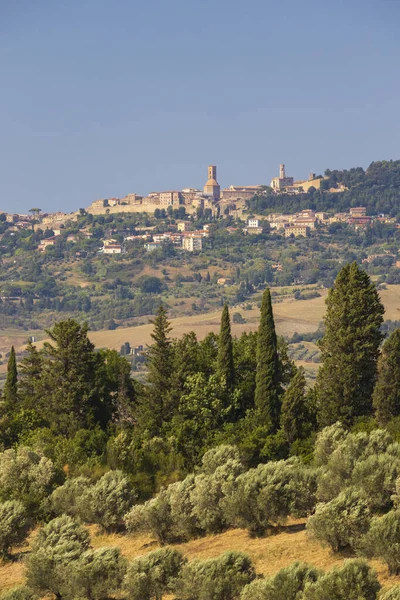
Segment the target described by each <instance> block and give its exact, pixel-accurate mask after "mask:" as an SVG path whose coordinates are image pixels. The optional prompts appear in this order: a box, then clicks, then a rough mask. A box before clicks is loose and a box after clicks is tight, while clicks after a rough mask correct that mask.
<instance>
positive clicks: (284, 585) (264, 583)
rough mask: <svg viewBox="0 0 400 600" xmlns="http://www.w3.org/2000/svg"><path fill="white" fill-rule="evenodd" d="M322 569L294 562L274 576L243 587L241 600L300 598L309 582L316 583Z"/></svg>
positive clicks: (290, 599)
mask: <svg viewBox="0 0 400 600" xmlns="http://www.w3.org/2000/svg"><path fill="white" fill-rule="evenodd" d="M321 575H322V571H319V570H318V569H315V568H314V567H311V566H310V565H306V564H304V563H299V562H296V563H293V564H292V565H290V566H289V567H285V568H284V569H281V570H280V571H278V573H276V575H274V576H273V577H268V578H266V579H255V580H254V581H252V582H251V583H250V584H249V585H246V586H245V587H244V588H243V591H242V593H241V596H240V600H298V598H300V595H301V593H302V592H303V590H304V588H305V586H306V585H307V584H308V583H315V582H316V581H317V580H318V578H319V577H321Z"/></svg>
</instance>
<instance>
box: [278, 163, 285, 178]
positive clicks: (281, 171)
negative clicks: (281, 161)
mask: <svg viewBox="0 0 400 600" xmlns="http://www.w3.org/2000/svg"><path fill="white" fill-rule="evenodd" d="M285 177H286V172H285V165H279V178H280V179H285Z"/></svg>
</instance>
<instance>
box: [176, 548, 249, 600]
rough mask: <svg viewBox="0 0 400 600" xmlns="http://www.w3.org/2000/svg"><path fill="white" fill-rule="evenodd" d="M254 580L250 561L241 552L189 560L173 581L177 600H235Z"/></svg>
mask: <svg viewBox="0 0 400 600" xmlns="http://www.w3.org/2000/svg"><path fill="white" fill-rule="evenodd" d="M254 578H255V572H254V568H253V565H252V563H251V559H250V557H249V556H248V555H247V554H243V553H242V552H225V553H224V554H222V555H221V556H219V557H218V558H212V559H209V560H204V561H201V560H193V561H191V562H190V563H188V564H187V565H185V566H184V567H183V569H182V573H181V577H180V579H179V580H178V581H177V584H176V590H175V595H176V599H177V600H236V599H237V598H239V597H240V593H241V591H242V589H243V588H244V586H245V585H247V584H249V583H250V582H251V581H252V580H253V579H254Z"/></svg>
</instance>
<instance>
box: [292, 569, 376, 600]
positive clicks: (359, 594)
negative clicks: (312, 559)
mask: <svg viewBox="0 0 400 600" xmlns="http://www.w3.org/2000/svg"><path fill="white" fill-rule="evenodd" d="M380 588H381V586H380V584H379V581H378V577H377V575H376V572H375V570H374V569H373V568H372V567H370V566H369V565H368V563H367V562H365V561H363V560H346V561H345V562H344V564H343V566H342V567H335V568H333V569H332V571H329V572H328V573H326V574H325V575H323V576H322V577H320V578H319V579H318V580H317V581H316V583H314V584H307V585H306V588H305V591H304V594H303V596H302V600H328V599H329V600H376V599H377V597H378V592H379V590H380Z"/></svg>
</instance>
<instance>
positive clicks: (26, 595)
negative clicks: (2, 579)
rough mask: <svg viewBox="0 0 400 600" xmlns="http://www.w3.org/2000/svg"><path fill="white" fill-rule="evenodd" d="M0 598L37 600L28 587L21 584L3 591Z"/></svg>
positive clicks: (4, 599)
mask: <svg viewBox="0 0 400 600" xmlns="http://www.w3.org/2000/svg"><path fill="white" fill-rule="evenodd" d="M0 600H37V596H35V595H34V594H33V592H32V591H31V590H30V589H29V588H27V587H25V586H24V585H21V586H18V587H15V588H12V589H11V590H8V591H7V592H4V593H3V594H2V595H1V596H0Z"/></svg>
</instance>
